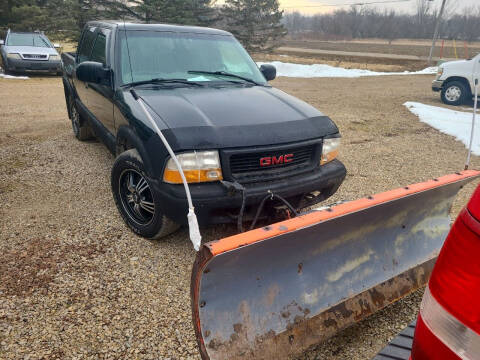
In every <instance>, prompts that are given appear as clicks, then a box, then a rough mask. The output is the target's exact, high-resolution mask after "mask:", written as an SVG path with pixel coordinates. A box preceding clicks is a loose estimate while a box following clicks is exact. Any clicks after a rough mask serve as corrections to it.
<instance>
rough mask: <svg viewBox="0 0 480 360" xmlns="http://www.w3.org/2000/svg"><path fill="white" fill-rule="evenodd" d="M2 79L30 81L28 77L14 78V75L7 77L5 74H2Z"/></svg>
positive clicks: (0, 75) (0, 74) (0, 76)
mask: <svg viewBox="0 0 480 360" xmlns="http://www.w3.org/2000/svg"><path fill="white" fill-rule="evenodd" d="M0 78H2V79H18V80H27V79H30V78H29V77H28V76H13V75H5V74H3V73H0Z"/></svg>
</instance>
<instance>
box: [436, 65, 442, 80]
mask: <svg viewBox="0 0 480 360" xmlns="http://www.w3.org/2000/svg"><path fill="white" fill-rule="evenodd" d="M442 75H443V67H441V66H439V67H438V70H437V79H439V78H440V76H442Z"/></svg>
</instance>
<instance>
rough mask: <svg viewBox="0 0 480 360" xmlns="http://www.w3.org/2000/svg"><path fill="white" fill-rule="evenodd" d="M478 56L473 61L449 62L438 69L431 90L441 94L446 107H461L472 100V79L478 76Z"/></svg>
mask: <svg viewBox="0 0 480 360" xmlns="http://www.w3.org/2000/svg"><path fill="white" fill-rule="evenodd" d="M479 62H480V54H478V55H477V56H475V57H474V58H473V59H468V60H459V61H449V62H446V63H443V64H441V65H440V66H439V67H438V73H437V77H436V79H435V80H434V81H433V84H432V90H433V91H436V92H441V97H442V101H443V102H444V103H445V104H447V105H462V104H464V103H465V102H467V101H470V100H471V99H472V98H473V94H474V77H475V75H476V76H477V77H478V75H480V64H479Z"/></svg>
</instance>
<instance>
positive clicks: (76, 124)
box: [69, 96, 93, 141]
mask: <svg viewBox="0 0 480 360" xmlns="http://www.w3.org/2000/svg"><path fill="white" fill-rule="evenodd" d="M69 104H70V105H69V106H70V114H71V120H72V130H73V135H75V137H76V138H77V139H78V140H80V141H85V140H89V139H91V138H93V136H92V132H91V131H90V127H89V126H88V124H87V122H86V121H85V120H83V119H82V118H81V116H80V114H79V112H78V110H77V107H76V105H75V104H74V101H73V98H72V97H71V96H69Z"/></svg>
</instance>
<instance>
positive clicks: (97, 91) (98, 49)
mask: <svg viewBox="0 0 480 360" xmlns="http://www.w3.org/2000/svg"><path fill="white" fill-rule="evenodd" d="M110 33H111V31H110V30H109V29H102V28H99V29H98V30H97V34H96V38H95V42H94V44H93V48H92V53H91V56H90V61H95V62H99V63H101V64H103V66H104V67H107V64H108V63H109V62H108V61H107V60H108V59H107V53H108V52H107V47H108V45H109V41H110ZM87 92H88V109H89V110H90V112H91V113H92V114H93V115H94V116H95V117H96V119H97V120H98V121H99V122H101V123H102V125H103V126H104V127H105V128H107V130H108V131H110V132H111V133H115V123H114V121H113V102H112V97H113V87H112V83H111V82H105V83H101V84H91V83H89V84H88V89H87Z"/></svg>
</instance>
